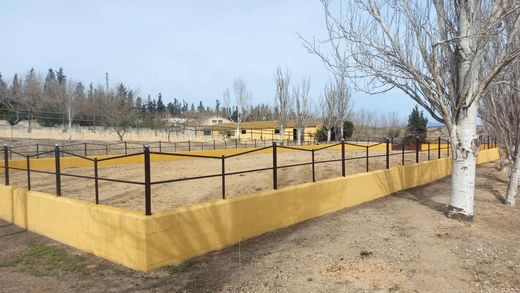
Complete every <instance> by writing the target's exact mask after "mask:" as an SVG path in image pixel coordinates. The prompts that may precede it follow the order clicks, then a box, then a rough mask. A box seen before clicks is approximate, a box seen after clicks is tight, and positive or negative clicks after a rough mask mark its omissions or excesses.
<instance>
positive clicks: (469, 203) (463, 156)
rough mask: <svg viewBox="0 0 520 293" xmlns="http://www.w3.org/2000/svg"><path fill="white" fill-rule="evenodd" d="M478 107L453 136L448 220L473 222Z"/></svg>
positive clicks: (464, 116)
mask: <svg viewBox="0 0 520 293" xmlns="http://www.w3.org/2000/svg"><path fill="white" fill-rule="evenodd" d="M477 111H478V104H476V103H474V104H473V105H471V106H470V107H469V108H467V110H466V111H462V113H461V117H460V118H459V119H458V121H457V123H456V124H455V125H454V126H453V130H452V132H451V135H450V136H451V138H450V139H451V146H452V177H451V178H452V179H451V197H450V206H449V208H448V216H449V217H452V218H461V219H465V220H469V221H470V220H471V219H472V217H473V205H474V197H475V171H476V163H477V160H476V159H477V154H478V148H479V145H478V136H477V131H476V117H477Z"/></svg>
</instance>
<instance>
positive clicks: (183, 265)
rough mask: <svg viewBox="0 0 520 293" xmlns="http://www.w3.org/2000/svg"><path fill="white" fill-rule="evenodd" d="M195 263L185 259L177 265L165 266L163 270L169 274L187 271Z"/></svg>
mask: <svg viewBox="0 0 520 293" xmlns="http://www.w3.org/2000/svg"><path fill="white" fill-rule="evenodd" d="M196 264H197V262H195V261H185V262H183V263H181V264H179V265H172V266H167V267H165V270H166V271H167V272H168V273H170V275H175V274H180V273H184V272H187V271H189V270H190V269H191V268H192V267H193V266H195V265H196Z"/></svg>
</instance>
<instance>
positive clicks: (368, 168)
mask: <svg viewBox="0 0 520 293" xmlns="http://www.w3.org/2000/svg"><path fill="white" fill-rule="evenodd" d="M366 149H367V157H366V159H367V172H368V170H369V168H368V145H367V146H366Z"/></svg>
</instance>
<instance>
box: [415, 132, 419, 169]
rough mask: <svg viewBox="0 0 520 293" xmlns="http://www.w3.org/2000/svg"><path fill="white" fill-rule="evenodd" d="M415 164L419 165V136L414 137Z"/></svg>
mask: <svg viewBox="0 0 520 293" xmlns="http://www.w3.org/2000/svg"><path fill="white" fill-rule="evenodd" d="M415 162H416V163H419V136H416V137H415Z"/></svg>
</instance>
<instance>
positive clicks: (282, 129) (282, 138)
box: [280, 125, 285, 145]
mask: <svg viewBox="0 0 520 293" xmlns="http://www.w3.org/2000/svg"><path fill="white" fill-rule="evenodd" d="M284 127H285V126H284V125H282V126H280V143H281V144H282V145H283V140H284V139H285V128H284Z"/></svg>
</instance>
